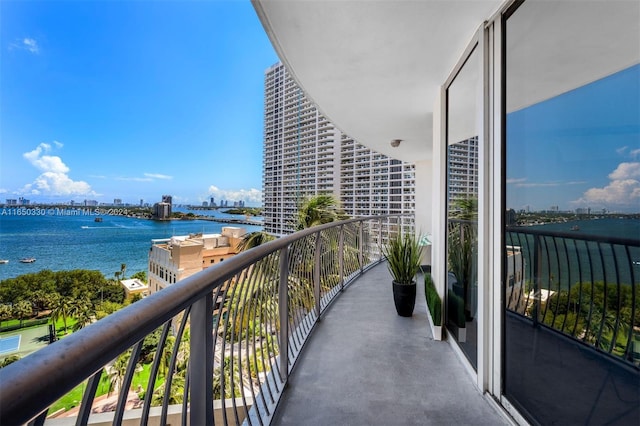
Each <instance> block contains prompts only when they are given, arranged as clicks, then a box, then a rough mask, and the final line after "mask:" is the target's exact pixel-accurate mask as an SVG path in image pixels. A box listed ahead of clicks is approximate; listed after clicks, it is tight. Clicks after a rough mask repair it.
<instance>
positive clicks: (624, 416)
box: [255, 0, 640, 425]
mask: <svg viewBox="0 0 640 426" xmlns="http://www.w3.org/2000/svg"><path fill="white" fill-rule="evenodd" d="M285 3H286V4H285ZM365 3H366V4H360V3H359V4H358V5H357V7H356V6H355V5H353V4H351V3H349V2H328V3H322V4H319V3H318V4H316V3H314V2H301V3H298V2H270V1H261V0H258V1H256V2H255V4H256V6H255V7H256V10H257V12H258V15H259V17H260V19H261V21H262V23H263V26H264V27H265V30H266V32H267V34H268V35H269V38H270V39H271V41H272V44H273V46H274V48H275V49H276V50H277V53H278V55H279V57H280V58H281V59H282V60H283V62H284V63H285V64H286V65H287V67H288V69H289V71H290V72H291V73H292V75H294V76H295V79H296V81H297V82H298V83H300V85H301V87H302V89H303V90H304V92H305V93H308V94H309V96H310V97H312V98H313V100H314V101H315V102H316V103H317V105H318V108H321V110H322V111H323V113H324V114H325V115H326V116H327V117H328V118H330V119H331V120H333V121H334V122H335V123H337V124H339V125H340V128H341V130H343V131H345V132H346V133H348V134H349V135H350V136H351V137H353V138H355V139H356V140H358V141H360V142H361V143H362V144H364V145H366V146H367V147H368V148H370V149H372V150H376V151H378V152H380V153H382V154H386V155H390V156H393V157H394V158H398V159H399V160H404V161H411V162H413V163H414V165H415V175H416V179H415V183H416V192H415V197H416V201H415V205H416V208H415V220H416V228H417V229H421V230H423V232H424V231H427V232H429V233H431V235H432V239H431V241H432V246H431V255H430V264H431V272H432V279H433V282H434V284H435V286H436V289H437V290H438V292H439V294H440V296H441V297H442V300H443V307H444V308H443V312H444V314H443V324H444V325H445V328H446V331H447V333H446V340H447V342H448V343H449V344H450V345H451V346H452V347H453V348H454V350H455V351H456V353H457V354H458V355H459V357H460V359H461V361H462V363H463V367H462V368H464V369H465V370H466V371H467V372H468V373H469V375H470V376H471V377H472V379H473V380H474V382H475V383H476V386H477V387H478V389H479V390H480V391H482V392H483V393H486V394H488V395H490V396H491V397H492V399H493V400H495V401H497V402H498V403H499V404H500V405H501V407H502V408H503V409H504V410H505V411H507V412H508V413H509V414H510V415H511V416H512V417H513V418H514V419H515V421H516V422H517V423H519V424H621V425H627V424H634V425H635V424H638V419H640V388H639V387H638V383H640V352H639V351H638V347H639V342H640V337H639V334H638V330H639V326H638V324H639V323H638V320H639V317H638V315H637V313H638V312H640V309H639V308H638V304H637V301H638V297H637V296H633V295H634V294H637V289H638V288H640V287H639V286H640V281H639V278H638V277H640V274H638V270H637V267H638V263H637V260H636V259H637V253H638V249H639V247H640V239H639V238H638V230H637V224H636V223H634V222H633V220H629V219H630V218H631V217H635V216H636V215H637V214H638V211H640V202H639V201H640V199H639V198H638V194H639V192H638V188H639V186H638V185H639V181H638V179H637V173H636V172H635V171H636V170H637V168H638V167H639V165H640V164H639V163H638V156H637V154H638V151H637V148H638V141H639V140H640V138H639V133H638V129H639V128H640V127H639V125H638V123H639V117H640V114H638V111H640V97H638V96H637V94H638V87H639V83H640V39H639V38H638V37H637V35H638V34H639V33H640V19H638V17H639V16H640V3H638V2H637V1H602V0H595V1H589V2H580V4H579V5H577V3H575V2H566V1H542V0H486V1H475V2H461V1H450V2H427V1H425V2H397V4H394V5H393V7H390V6H389V5H388V4H387V3H386V2H365ZM462 10H464V13H462V12H461V11H462ZM603 17H604V19H603ZM398 28H402V31H398ZM585 29H588V30H585ZM371 34H375V36H374V37H372V36H371ZM398 139H401V140H402V142H401V144H399V145H397V144H393V143H391V144H390V141H391V142H393V141H396V140H398ZM390 146H391V148H390ZM470 198H472V199H473V202H470V203H463V202H462V201H464V200H465V199H467V200H468V199H470ZM549 206H552V207H551V208H549ZM547 210H550V212H551V213H552V215H553V216H554V217H555V218H554V217H552V215H548V214H547V213H548V212H546V211H547ZM505 212H506V214H505ZM567 212H569V213H567ZM572 212H575V213H576V214H577V215H578V216H579V217H578V218H575V217H569V214H572ZM595 212H598V215H602V216H603V217H595V216H597V215H596V213H595ZM600 212H602V213H600ZM607 212H612V213H610V214H609V213H607ZM613 212H616V213H613ZM542 214H545V215H546V216H545V218H544V220H543V219H539V217H541V215H542ZM562 214H564V215H565V217H562ZM529 215H531V217H530V218H527V216H529ZM617 215H618V216H620V217H619V218H618V217H617ZM536 216H539V217H538V218H537V217H536ZM550 217H551V218H552V219H553V220H554V222H553V223H549V222H548V220H549V219H548V218H550ZM623 217H624V218H623ZM603 220H604V221H603ZM545 221H546V222H545ZM565 221H579V222H580V223H579V224H578V223H565ZM605 223H607V224H608V225H607V229H606V230H604V227H603V228H600V229H598V226H600V225H603V224H605ZM523 225H528V226H523ZM534 225H535V226H534ZM596 225H598V226H596ZM629 253H633V254H629ZM623 294H627V295H629V296H628V297H627V296H623ZM614 295H615V296H614ZM607 299H609V301H608V302H607V301H606V300H607Z"/></svg>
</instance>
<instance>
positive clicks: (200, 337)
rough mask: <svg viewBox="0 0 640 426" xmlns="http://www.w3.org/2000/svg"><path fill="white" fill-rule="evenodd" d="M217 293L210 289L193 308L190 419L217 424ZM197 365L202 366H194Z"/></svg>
mask: <svg viewBox="0 0 640 426" xmlns="http://www.w3.org/2000/svg"><path fill="white" fill-rule="evenodd" d="M212 296H213V295H212V294H211V293H207V294H206V295H205V296H204V297H202V298H201V299H200V300H197V301H196V302H195V303H194V304H193V307H192V308H191V338H190V359H189V365H190V366H191V369H190V380H189V381H190V383H189V385H190V388H191V391H190V394H191V401H190V408H191V409H190V419H189V420H190V423H191V424H192V425H212V424H213V297H212ZM194 366H197V368H198V370H194V368H193V367H194Z"/></svg>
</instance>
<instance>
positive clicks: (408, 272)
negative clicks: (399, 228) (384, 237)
mask: <svg viewBox="0 0 640 426" xmlns="http://www.w3.org/2000/svg"><path fill="white" fill-rule="evenodd" d="M419 241H420V238H418V237H416V236H415V235H414V234H402V233H397V234H395V235H393V236H390V237H389V241H388V242H387V244H385V245H384V246H383V247H382V253H383V254H384V257H385V258H386V259H387V266H388V268H389V272H391V275H392V276H393V280H394V281H395V282H397V283H399V284H411V283H413V279H414V277H415V276H416V274H417V273H418V271H419V270H420V258H421V256H422V247H421V246H420V245H419V244H418V242H419Z"/></svg>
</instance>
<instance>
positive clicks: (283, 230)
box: [263, 63, 415, 235]
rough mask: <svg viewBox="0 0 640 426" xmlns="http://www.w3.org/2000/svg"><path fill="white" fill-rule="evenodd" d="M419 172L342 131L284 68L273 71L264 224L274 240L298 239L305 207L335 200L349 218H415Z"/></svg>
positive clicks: (268, 84)
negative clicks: (312, 200) (298, 219)
mask: <svg viewBox="0 0 640 426" xmlns="http://www.w3.org/2000/svg"><path fill="white" fill-rule="evenodd" d="M414 184H415V175H414V167H413V165H412V164H408V163H403V162H400V161H397V160H394V159H391V158H389V157H387V156H384V155H382V154H378V153H376V152H375V151H372V150H371V149H368V148H365V147H364V146H362V145H360V144H358V143H357V142H356V141H354V140H353V139H351V138H349V137H348V136H347V135H345V134H343V133H342V132H340V130H338V129H337V128H336V127H335V126H334V125H333V124H332V123H331V122H330V121H329V120H328V119H327V118H326V117H324V116H323V115H322V114H321V113H320V112H319V111H318V109H317V108H316V106H315V105H314V104H313V103H312V102H311V101H310V100H309V99H308V98H307V97H306V95H305V94H304V93H303V91H302V90H301V89H300V87H299V86H298V85H297V84H296V83H295V81H294V80H293V79H292V78H291V76H290V75H289V73H288V71H287V69H286V68H285V66H284V65H283V64H281V63H277V64H275V65H273V66H271V67H270V68H268V69H267V70H266V71H265V105H264V150H263V207H264V210H263V216H264V229H265V231H266V232H269V233H272V234H276V235H282V234H288V233H291V232H293V230H294V227H293V219H294V217H295V213H296V211H297V209H298V205H299V203H300V202H301V201H302V200H303V199H304V198H305V197H308V196H312V195H317V194H332V195H334V196H335V197H336V198H337V199H339V200H340V202H341V206H342V208H343V209H344V211H345V213H346V214H347V215H349V216H367V215H371V214H384V213H412V212H413V211H414V208H415V200H414V194H415V189H414Z"/></svg>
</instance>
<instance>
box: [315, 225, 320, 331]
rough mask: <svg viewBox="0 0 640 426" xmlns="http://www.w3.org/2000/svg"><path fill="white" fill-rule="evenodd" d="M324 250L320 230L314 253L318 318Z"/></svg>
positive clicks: (318, 317) (317, 314) (318, 316)
mask: <svg viewBox="0 0 640 426" xmlns="http://www.w3.org/2000/svg"><path fill="white" fill-rule="evenodd" d="M321 252H322V238H321V235H320V232H318V233H317V234H316V244H315V250H314V255H313V258H314V260H313V296H314V301H315V308H316V318H317V319H318V321H319V320H320V255H321Z"/></svg>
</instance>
